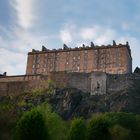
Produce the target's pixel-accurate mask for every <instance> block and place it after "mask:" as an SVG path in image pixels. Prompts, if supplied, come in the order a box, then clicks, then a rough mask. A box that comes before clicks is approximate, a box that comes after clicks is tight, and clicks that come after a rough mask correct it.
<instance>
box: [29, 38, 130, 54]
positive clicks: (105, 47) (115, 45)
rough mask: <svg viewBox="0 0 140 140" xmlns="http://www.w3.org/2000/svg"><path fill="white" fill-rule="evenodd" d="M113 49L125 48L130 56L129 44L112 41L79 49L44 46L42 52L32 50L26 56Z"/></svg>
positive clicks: (83, 46) (64, 46)
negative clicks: (48, 47) (111, 42)
mask: <svg viewBox="0 0 140 140" xmlns="http://www.w3.org/2000/svg"><path fill="white" fill-rule="evenodd" d="M113 47H115V48H116V47H118V48H119V47H127V48H128V50H129V51H130V54H131V50H130V46H129V43H128V42H126V44H121V43H120V44H118V45H117V44H116V42H115V41H114V40H113V44H112V45H111V44H109V45H101V46H99V45H95V44H94V43H93V42H91V43H90V46H86V45H85V44H83V45H82V46H80V47H74V48H71V47H68V46H67V45H66V44H63V48H59V49H51V50H50V49H47V48H46V47H45V46H44V45H43V46H42V50H41V51H39V50H35V49H32V52H29V53H28V54H32V53H45V52H48V53H57V52H69V51H82V50H97V49H108V48H113Z"/></svg>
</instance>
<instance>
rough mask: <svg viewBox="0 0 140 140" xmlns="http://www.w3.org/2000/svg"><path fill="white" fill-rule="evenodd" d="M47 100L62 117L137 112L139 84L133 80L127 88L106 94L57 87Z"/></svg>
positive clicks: (139, 100) (139, 110) (139, 111)
mask: <svg viewBox="0 0 140 140" xmlns="http://www.w3.org/2000/svg"><path fill="white" fill-rule="evenodd" d="M49 102H50V104H51V105H52V106H53V108H54V110H55V111H56V112H57V113H58V114H59V115H60V116H62V117H63V118H64V119H70V118H72V117H77V116H83V117H84V118H88V117H90V115H92V114H93V113H99V112H121V111H123V112H133V113H138V114H139V113H140V86H139V83H137V82H135V83H133V85H132V87H129V88H128V89H125V90H122V91H119V92H118V91H117V92H112V93H107V94H106V95H90V94H89V93H83V92H82V91H80V90H78V89H75V88H64V89H62V90H59V89H58V90H56V92H55V94H54V95H52V96H51V97H50V99H49Z"/></svg>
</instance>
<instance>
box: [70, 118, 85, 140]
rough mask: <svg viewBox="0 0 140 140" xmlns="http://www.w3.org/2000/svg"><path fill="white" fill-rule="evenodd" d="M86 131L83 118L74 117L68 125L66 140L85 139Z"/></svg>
mask: <svg viewBox="0 0 140 140" xmlns="http://www.w3.org/2000/svg"><path fill="white" fill-rule="evenodd" d="M86 132H87V130H86V125H85V122H84V120H83V119H81V118H77V119H76V118H75V119H74V120H73V121H72V124H71V127H70V131H69V134H68V140H86Z"/></svg>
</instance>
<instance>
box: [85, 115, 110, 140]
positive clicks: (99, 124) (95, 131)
mask: <svg viewBox="0 0 140 140" xmlns="http://www.w3.org/2000/svg"><path fill="white" fill-rule="evenodd" d="M109 126H110V121H109V120H108V118H106V117H105V116H104V115H101V116H96V117H93V118H92V119H91V120H90V122H89V123H88V140H110V135H109V132H108V127H109Z"/></svg>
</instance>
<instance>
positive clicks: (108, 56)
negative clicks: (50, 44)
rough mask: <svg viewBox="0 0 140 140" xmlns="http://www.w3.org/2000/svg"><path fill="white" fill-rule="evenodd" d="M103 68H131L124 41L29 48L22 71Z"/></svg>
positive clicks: (111, 71)
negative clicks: (100, 44) (99, 44)
mask: <svg viewBox="0 0 140 140" xmlns="http://www.w3.org/2000/svg"><path fill="white" fill-rule="evenodd" d="M62 71H66V72H80V73H90V72H105V73H109V74H127V73H131V72H132V57H131V50H130V47H129V44H128V42H127V43H126V44H123V45H122V44H119V45H117V44H116V43H115V41H113V45H107V46H104V45H102V46H95V45H94V44H93V43H92V42H91V45H90V46H85V45H83V46H82V47H79V48H69V47H67V46H66V45H65V44H64V47H63V49H57V50H56V49H53V50H48V49H46V48H45V47H44V46H42V51H38V50H34V49H33V50H32V52H29V53H28V61H27V69H26V75H30V74H48V73H50V72H62Z"/></svg>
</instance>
